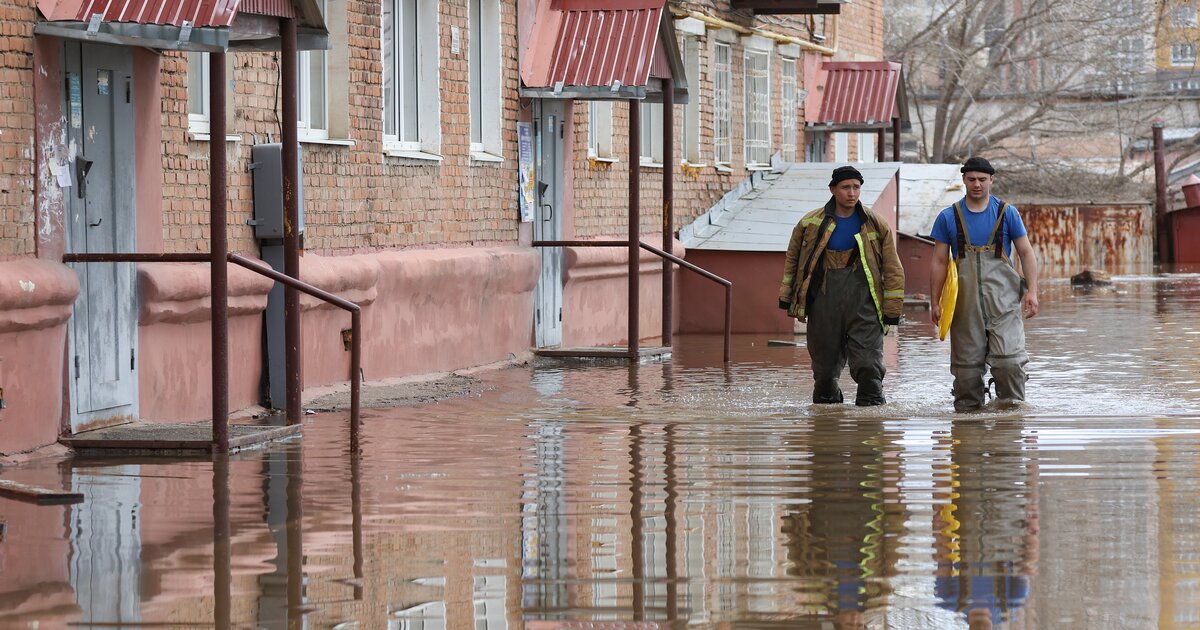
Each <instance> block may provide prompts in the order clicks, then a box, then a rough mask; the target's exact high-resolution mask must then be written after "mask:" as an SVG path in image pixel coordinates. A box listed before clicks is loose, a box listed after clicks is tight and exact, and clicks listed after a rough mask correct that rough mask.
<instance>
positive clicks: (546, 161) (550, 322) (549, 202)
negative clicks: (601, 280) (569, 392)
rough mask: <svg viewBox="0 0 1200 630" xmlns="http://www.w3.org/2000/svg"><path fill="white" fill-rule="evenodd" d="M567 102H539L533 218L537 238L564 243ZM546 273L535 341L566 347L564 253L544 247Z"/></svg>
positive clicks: (542, 279) (540, 287) (540, 282)
mask: <svg viewBox="0 0 1200 630" xmlns="http://www.w3.org/2000/svg"><path fill="white" fill-rule="evenodd" d="M565 111H566V107H565V105H564V102H563V101H561V100H555V99H542V100H540V101H538V105H537V108H536V109H535V110H534V116H535V119H534V127H535V128H536V129H537V134H538V136H537V151H538V158H537V178H538V185H537V189H538V199H537V203H538V207H537V210H536V212H534V217H533V238H534V239H535V240H542V241H554V240H560V239H562V233H563V231H562V216H563V213H562V210H563V190H562V181H563V157H564V156H563V152H564V149H563V116H564V112H565ZM539 249H540V250H541V252H542V273H541V276H540V277H539V278H538V285H537V290H536V292H535V293H536V296H537V298H536V299H537V303H536V312H535V313H534V326H535V331H534V340H535V341H536V343H537V345H538V347H539V348H545V347H547V346H557V345H560V344H561V343H562V304H563V250H562V248H561V247H542V248H539Z"/></svg>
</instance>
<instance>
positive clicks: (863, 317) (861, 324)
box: [779, 166, 904, 406]
mask: <svg viewBox="0 0 1200 630" xmlns="http://www.w3.org/2000/svg"><path fill="white" fill-rule="evenodd" d="M862 184H863V176H862V174H861V173H859V172H858V170H857V169H855V168H854V167H853V166H842V167H839V168H836V169H834V171H833V178H832V179H831V180H830V181H829V192H830V193H832V197H831V198H830V200H829V202H828V203H826V204H825V206H824V207H823V208H817V209H816V210H813V211H812V212H809V213H808V214H806V215H804V217H803V218H802V219H800V222H799V223H798V224H796V227H795V229H793V230H792V240H791V242H789V243H788V250H787V263H786V264H785V266H784V270H783V283H782V284H780V286H779V308H782V309H784V310H786V311H787V312H788V315H791V316H792V317H795V318H797V319H799V320H800V321H802V322H803V321H806V322H807V324H808V327H807V334H806V337H807V346H808V356H809V357H810V358H811V360H812V371H813V381H814V384H813V402H814V403H840V402H842V389H841V387H839V386H838V378H839V377H840V376H841V375H842V368H843V367H845V366H846V365H847V364H849V366H850V377H851V378H853V379H854V382H855V383H858V393H857V395H856V397H855V400H854V404H856V405H859V406H871V405H882V404H883V403H884V402H886V401H885V400H884V397H883V375H884V373H885V370H884V368H883V335H884V334H885V333H886V332H887V328H888V326H894V325H896V324H899V323H900V312H901V310H902V309H903V308H904V268H903V267H901V266H900V257H899V256H897V255H896V242H895V240H894V239H893V237H892V230H891V228H890V227H889V226H888V224H887V222H886V221H884V220H883V219H882V218H880V217H879V216H878V215H876V214H875V213H874V212H871V209H870V208H867V207H865V206H863V205H862V204H861V203H860V202H859V200H858V197H859V193H860V192H861V191H862Z"/></svg>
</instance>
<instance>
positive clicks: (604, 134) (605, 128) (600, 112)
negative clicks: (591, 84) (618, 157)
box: [588, 101, 614, 160]
mask: <svg viewBox="0 0 1200 630" xmlns="http://www.w3.org/2000/svg"><path fill="white" fill-rule="evenodd" d="M588 157H589V158H597V159H601V160H611V159H613V158H614V156H613V148H612V101H588Z"/></svg>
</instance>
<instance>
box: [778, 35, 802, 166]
mask: <svg viewBox="0 0 1200 630" xmlns="http://www.w3.org/2000/svg"><path fill="white" fill-rule="evenodd" d="M779 107H780V113H779V117H780V121H779V133H780V135H781V138H780V144H781V145H782V146H781V149H782V151H783V161H784V162H788V163H792V162H795V161H796V125H797V122H798V118H797V116H796V110H797V109H798V104H797V103H796V60H795V59H789V58H787V57H784V58H782V59H780V60H779Z"/></svg>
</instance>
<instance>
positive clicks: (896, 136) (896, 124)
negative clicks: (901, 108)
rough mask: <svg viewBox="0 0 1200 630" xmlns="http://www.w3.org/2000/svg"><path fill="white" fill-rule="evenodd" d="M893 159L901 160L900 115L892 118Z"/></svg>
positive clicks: (895, 160) (894, 160)
mask: <svg viewBox="0 0 1200 630" xmlns="http://www.w3.org/2000/svg"><path fill="white" fill-rule="evenodd" d="M892 161H893V162H899V161H900V117H899V116H897V117H895V118H893V119H892Z"/></svg>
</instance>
